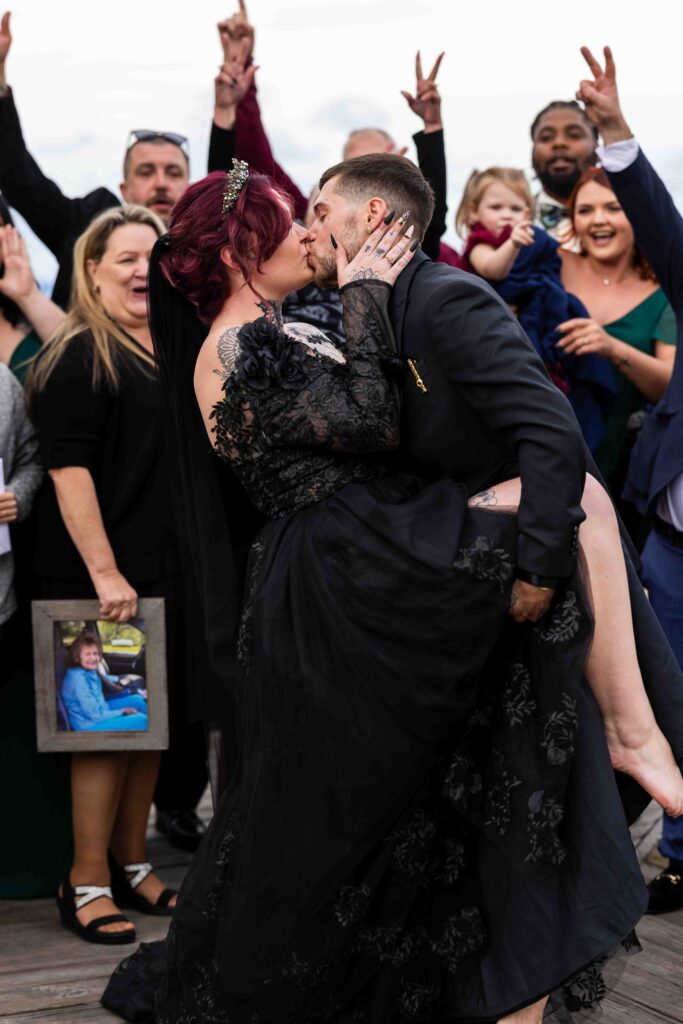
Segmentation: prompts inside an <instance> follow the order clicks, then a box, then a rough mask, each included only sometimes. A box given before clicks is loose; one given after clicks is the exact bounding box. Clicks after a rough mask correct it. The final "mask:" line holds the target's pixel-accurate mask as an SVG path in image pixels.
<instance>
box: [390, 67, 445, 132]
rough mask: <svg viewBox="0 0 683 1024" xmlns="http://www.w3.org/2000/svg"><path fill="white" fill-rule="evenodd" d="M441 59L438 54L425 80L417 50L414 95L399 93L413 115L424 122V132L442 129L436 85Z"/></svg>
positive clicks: (439, 100) (439, 98)
mask: <svg viewBox="0 0 683 1024" xmlns="http://www.w3.org/2000/svg"><path fill="white" fill-rule="evenodd" d="M443 57H444V55H443V53H440V54H439V56H438V57H437V58H436V60H435V61H434V67H433V68H432V70H431V71H430V72H429V74H428V75H427V77H426V78H425V76H424V73H423V71H422V58H421V56H420V51H419V50H418V51H417V55H416V57H415V95H414V96H413V95H412V94H411V93H409V92H403V91H402V92H401V96H403V97H404V98H405V100H406V102H407V104H408V106H409V107H410V109H411V110H412V111H413V113H415V114H417V116H418V117H421V118H422V120H423V121H424V125H425V131H426V132H435V131H438V130H439V129H440V128H441V127H442V122H441V97H440V96H439V88H438V86H437V84H436V76H437V74H438V72H439V68H440V67H441V61H442V60H443Z"/></svg>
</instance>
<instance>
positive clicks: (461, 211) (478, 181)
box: [455, 167, 534, 238]
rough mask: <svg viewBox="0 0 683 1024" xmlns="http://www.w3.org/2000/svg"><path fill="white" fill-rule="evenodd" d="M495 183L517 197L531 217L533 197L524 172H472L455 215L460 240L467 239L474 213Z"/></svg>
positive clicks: (489, 169)
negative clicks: (503, 186) (505, 187)
mask: <svg viewBox="0 0 683 1024" xmlns="http://www.w3.org/2000/svg"><path fill="white" fill-rule="evenodd" d="M496 181H499V182H500V183H501V184H502V185H505V186H507V188H509V189H511V190H512V191H513V192H514V193H515V194H516V195H518V196H519V198H520V199H521V200H523V202H524V205H525V206H528V207H529V209H530V210H531V212H532V215H533V209H534V197H533V196H532V194H531V188H530V186H529V182H528V181H527V179H526V174H525V173H524V171H518V170H517V168H515V167H487V169H486V170H485V171H472V173H471V174H470V176H469V178H468V179H467V184H466V185H465V191H464V192H463V195H462V199H461V200H460V206H459V207H458V212H457V213H456V215H455V230H456V231H457V232H458V234H459V235H460V237H461V238H467V233H468V229H469V228H470V227H471V226H472V216H473V214H474V211H475V210H476V209H477V207H478V206H479V203H480V202H481V201H482V199H483V198H484V193H485V192H486V189H487V188H488V187H489V185H493V183H494V182H496Z"/></svg>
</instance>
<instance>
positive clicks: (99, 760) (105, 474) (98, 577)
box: [29, 206, 182, 944]
mask: <svg viewBox="0 0 683 1024" xmlns="http://www.w3.org/2000/svg"><path fill="white" fill-rule="evenodd" d="M162 232H163V225H162V223H161V221H160V220H159V219H158V218H157V217H156V216H155V214H153V213H151V212H150V211H149V210H146V209H143V208H142V207H139V206H129V207H122V208H118V209H112V210H107V211H105V212H104V213H103V214H101V215H100V216H99V217H97V218H96V219H95V220H94V221H93V222H92V224H91V225H90V227H89V228H88V229H87V230H86V231H85V232H84V233H83V235H81V237H80V238H79V240H78V241H77V243H76V246H75V249H74V292H73V297H72V305H71V308H70V312H69V314H68V316H67V318H66V320H65V321H64V322H63V324H62V325H61V326H60V327H59V329H58V330H57V331H56V332H55V334H54V335H53V337H52V338H51V340H50V341H49V342H48V344H47V345H45V346H44V347H43V348H42V349H41V351H40V353H39V354H38V356H37V357H36V359H35V362H34V365H33V368H32V371H31V378H30V384H29V389H30V402H31V409H32V413H33V418H34V421H35V424H36V428H37V431H38V436H39V439H40V443H41V449H42V455H43V460H44V463H45V469H46V470H47V472H48V474H49V476H50V478H51V485H50V484H48V486H47V487H45V488H44V490H43V492H42V494H41V497H40V502H39V505H38V517H37V518H38V521H37V540H36V556H35V558H36V568H37V571H38V574H39V576H40V579H41V593H42V596H43V597H44V598H48V599H60V598H61V599H64V598H72V599H79V598H95V597H96V598H98V599H99V601H100V615H99V617H100V618H102V619H107V620H109V621H113V622H127V621H128V620H130V619H131V618H134V617H135V615H136V612H137V602H138V596H140V597H163V598H165V601H166V611H167V634H168V635H169V637H171V638H172V639H171V641H170V642H171V643H172V644H173V643H175V642H176V641H175V639H174V638H175V636H176V635H177V634H178V633H180V632H181V630H180V629H179V628H178V624H177V623H176V622H175V621H173V620H171V622H170V625H169V620H168V615H169V614H171V615H174V614H176V613H175V612H173V611H171V612H169V609H173V608H177V607H178V605H179V598H178V597H177V594H178V589H179V588H178V587H177V586H176V583H175V581H176V580H177V579H178V573H179V566H178V561H177V554H176V550H177V544H176V540H175V534H174V531H173V528H172V525H171V520H170V511H169V510H170V506H171V494H170V482H169V473H168V469H167V466H166V462H165V458H164V453H163V445H162V439H161V432H160V424H159V421H160V417H161V412H160V395H159V390H158V383H157V376H156V368H155V363H154V357H153V352H152V341H151V337H150V333H149V327H148V322H147V266H148V260H149V254H150V252H151V250H152V247H153V245H154V243H155V242H156V240H157V238H158V237H159V235H160V234H161V233H162ZM73 657H74V658H78V665H74V668H73V669H72V670H71V672H70V673H67V677H66V679H65V681H64V690H63V694H64V699H65V704H66V706H67V711H68V713H69V716H70V717H71V716H72V715H73V717H74V719H75V720H74V721H73V723H72V724H73V726H74V728H76V729H79V728H80V729H92V728H94V729H98V730H102V731H109V730H112V729H121V728H125V729H130V728H137V729H144V728H145V723H146V715H144V714H143V711H142V704H143V699H142V698H141V697H137V698H136V701H138V702H140V705H139V706H138V707H135V706H129V707H127V708H116V707H114V706H113V704H112V703H111V702H110V703H109V704H107V702H106V700H105V699H104V696H103V694H102V682H101V677H100V676H99V675H98V674H97V670H96V669H97V664H98V662H99V660H100V657H101V648H100V646H99V644H97V641H95V643H91V644H90V645H89V646H88V645H85V646H83V645H82V644H81V645H79V647H77V648H76V650H75V651H73ZM171 660H178V661H181V660H182V659H181V658H178V657H177V656H176V653H175V651H174V652H173V654H172V655H169V661H171ZM126 699H127V700H131V699H132V698H126ZM131 712H133V713H132V714H131ZM107 716H109V717H107ZM159 758H160V755H159V753H158V752H157V751H145V750H142V751H140V750H135V751H126V752H118V751H116V752H109V751H107V752H104V751H99V752H92V753H89V752H88V753H86V752H82V753H81V752H79V753H75V754H73V755H72V757H71V794H72V807H73V813H72V821H73V838H74V860H73V864H72V867H71V871H70V873H69V874H68V876H67V877H66V878H65V879H64V881H63V884H62V886H61V888H60V891H59V895H58V900H57V902H58V907H59V911H60V915H61V919H62V923H63V924H64V926H65V927H67V928H69V929H70V930H72V931H73V932H75V933H76V934H77V935H78V936H79V937H80V938H82V939H85V940H87V941H89V942H97V943H105V944H112V943H123V942H132V941H134V940H135V929H134V927H133V925H132V923H131V922H130V921H128V920H127V918H125V917H124V916H123V915H122V914H121V913H120V912H119V907H122V906H123V907H135V908H136V909H138V910H141V911H143V912H145V913H151V914H170V913H172V906H173V904H174V901H175V894H174V893H173V892H172V891H171V890H169V889H165V888H164V885H163V883H162V882H161V880H160V879H159V878H158V877H157V876H156V874H155V873H154V871H153V869H152V866H151V865H150V864H147V863H146V851H145V845H146V839H145V837H146V827H147V819H148V816H149V810H150V805H151V802H152V797H153V794H154V790H155V786H156V782H157V777H158V774H159Z"/></svg>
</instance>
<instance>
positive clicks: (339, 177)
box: [307, 154, 683, 1024]
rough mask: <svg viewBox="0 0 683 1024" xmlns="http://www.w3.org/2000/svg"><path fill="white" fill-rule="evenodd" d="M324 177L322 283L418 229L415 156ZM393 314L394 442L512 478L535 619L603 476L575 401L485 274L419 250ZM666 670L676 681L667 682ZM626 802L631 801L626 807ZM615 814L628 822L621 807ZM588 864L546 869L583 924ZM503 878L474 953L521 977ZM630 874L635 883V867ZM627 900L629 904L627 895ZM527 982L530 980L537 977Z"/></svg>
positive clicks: (612, 903) (429, 466)
mask: <svg viewBox="0 0 683 1024" xmlns="http://www.w3.org/2000/svg"><path fill="white" fill-rule="evenodd" d="M320 186H321V192H320V195H319V197H318V202H317V204H316V206H315V214H316V219H315V221H314V223H313V224H312V225H311V227H310V229H309V233H308V238H307V248H308V252H309V262H310V264H311V266H312V267H313V268H314V270H315V273H316V281H317V283H318V284H319V285H329V284H333V283H335V282H336V274H337V259H336V254H335V246H336V249H337V253H338V252H339V251H340V250H341V251H342V252H343V251H344V250H345V251H346V254H347V255H348V257H349V258H352V257H353V256H355V255H356V253H358V252H359V250H360V249H361V248H362V246H363V245H364V244H365V239H367V237H368V235H369V234H370V233H372V232H373V231H374V230H375V229H376V228H377V227H378V226H379V225H380V224H381V223H382V221H383V220H384V221H385V222H386V223H390V222H391V220H392V216H391V215H392V214H396V215H400V214H402V213H403V212H404V211H406V210H409V211H410V219H411V222H412V223H413V224H414V227H415V236H416V237H421V235H422V233H423V232H424V229H425V227H426V225H427V224H428V223H429V220H430V217H431V209H432V202H433V200H432V196H431V190H430V188H429V185H428V184H427V183H426V182H425V180H424V178H423V177H422V175H421V174H420V172H419V170H418V169H417V168H416V167H414V166H413V165H412V164H411V163H410V162H409V161H407V160H404V159H402V158H400V157H397V156H391V155H385V154H375V155H372V156H366V157H358V158H356V159H354V160H348V161H345V162H344V163H341V164H337V165H336V166H335V167H332V168H330V169H329V170H328V171H326V172H325V174H324V175H323V177H322V178H321V181H320ZM340 243H341V245H340ZM342 247H343V248H342ZM377 251H378V255H380V257H381V256H382V255H383V254H382V253H381V251H380V249H378V250H377ZM365 273H366V275H367V272H365ZM391 316H392V321H393V326H394V331H395V335H396V340H397V344H398V349H399V355H401V356H402V357H403V361H404V371H403V377H402V383H403V412H402V416H403V421H402V438H403V440H402V455H403V456H405V457H407V458H408V459H409V460H410V461H411V462H412V463H413V465H414V466H415V468H416V469H418V470H419V472H420V473H421V474H422V475H423V476H425V475H426V476H428V477H433V478H438V477H443V476H448V477H451V478H452V479H455V480H457V481H459V482H461V483H463V484H464V485H465V486H466V488H467V490H468V492H469V494H470V495H477V500H476V503H477V504H491V503H493V502H494V501H495V496H493V495H491V492H490V488H492V486H493V485H494V484H495V483H497V482H501V481H504V480H508V479H511V478H513V477H517V476H519V477H520V478H521V481H522V494H521V500H520V504H519V510H518V513H517V529H518V539H517V557H516V579H515V583H514V586H513V591H512V593H513V598H512V603H511V608H510V614H511V615H512V617H513V618H514V619H515V620H516V621H518V622H525V621H527V622H529V621H530V622H536V621H538V619H540V618H541V616H542V615H544V614H545V612H547V611H548V609H549V607H550V605H551V603H552V599H553V596H554V592H555V589H556V587H557V586H558V585H559V584H560V583H561V581H562V580H564V579H567V578H568V577H570V576H571V575H572V573H573V571H574V568H575V564H576V558H577V553H578V531H579V525H580V523H581V522H582V521H583V519H584V518H585V517H584V513H583V511H582V509H581V500H582V495H583V490H584V484H585V476H586V469H587V468H588V469H589V470H590V472H591V474H595V475H596V476H598V478H599V474H598V473H597V471H596V470H595V467H594V465H593V463H592V460H591V459H590V456H589V455H588V452H587V449H586V447H585V445H584V442H583V439H582V436H581V433H580V430H579V427H578V424H577V422H576V419H575V417H574V414H573V412H572V410H571V407H570V405H569V403H568V401H567V399H566V398H565V397H564V395H562V394H561V393H560V391H559V390H558V389H557V388H556V387H555V386H554V385H553V384H552V383H551V381H550V379H549V377H548V375H547V373H546V371H545V368H544V367H543V364H542V363H541V361H540V359H539V357H538V356H537V354H536V352H535V350H534V349H533V347H532V345H531V343H530V341H529V340H528V338H527V337H526V336H525V334H524V332H523V331H522V329H521V328H520V326H519V324H518V323H517V321H516V320H515V318H514V317H513V316H512V314H511V313H510V311H509V310H508V308H507V307H506V306H505V305H504V304H503V302H502V301H501V300H500V299H499V298H498V297H497V296H496V295H495V293H494V292H493V291H492V289H491V288H490V287H489V286H488V285H487V284H486V283H485V282H484V281H483V280H481V279H479V278H477V277H474V276H472V275H470V274H466V273H464V272H462V271H458V270H454V269H452V268H450V267H446V266H444V265H443V264H435V263H432V262H431V260H429V259H428V258H427V257H426V256H424V254H422V253H420V252H417V253H416V254H415V257H414V259H413V260H412V262H411V263H410V264H409V266H408V267H407V269H406V270H404V271H403V273H402V274H401V275H400V276H399V278H398V280H397V282H396V285H395V286H394V289H393V294H392V299H391ZM626 562H627V568H628V570H629V575H630V581H629V582H630V583H631V605H632V612H633V618H634V630H635V632H636V635H637V636H638V634H639V633H641V634H642V636H643V637H644V638H646V639H644V640H643V642H642V643H641V644H640V645H639V650H638V655H639V658H642V659H644V662H646V663H647V667H648V669H649V670H650V671H648V672H647V673H644V674H645V675H646V678H649V679H654V680H657V672H656V671H653V670H652V665H653V664H654V665H657V666H659V665H660V664H661V666H662V672H661V679H662V684H658V683H657V682H656V681H655V683H654V684H653V686H652V688H651V689H652V690H654V691H655V692H649V693H648V695H649V697H650V700H651V702H652V704H653V705H654V707H655V712H656V717H657V719H658V721H659V722H660V723H661V724H662V727H663V729H664V731H665V732H666V733H667V738H668V739H669V742H670V743H671V745H672V747H673V749H674V752H676V753H677V754H678V755H679V756H681V752H683V735H680V725H679V724H677V723H680V722H681V721H683V713H681V714H679V713H674V714H671V713H668V714H667V709H668V710H669V712H670V710H671V706H672V702H673V704H675V705H676V710H678V709H680V708H682V707H683V677H681V675H680V672H678V669H677V666H676V665H675V664H672V661H673V657H672V656H671V653H670V650H669V648H668V645H666V642H665V641H664V639H663V637H662V638H661V642H659V640H658V636H659V634H657V632H656V629H655V630H654V632H653V628H652V621H651V619H652V615H651V612H650V611H649V609H648V608H647V602H646V601H645V598H644V595H643V591H642V587H640V585H639V584H638V580H637V578H636V576H635V573H634V571H633V566H632V565H631V564H630V559H629V558H628V557H627V559H626ZM593 585H594V586H609V581H608V580H599V579H598V580H594V581H593ZM648 616H649V618H648ZM641 624H642V629H641ZM667 652H668V653H667ZM676 679H678V683H679V685H676V686H672V684H671V681H672V680H674V681H675V680H676ZM672 691H675V693H674V692H672ZM579 702H580V708H581V710H580V716H581V728H580V730H579V738H578V743H579V746H580V748H581V756H580V757H579V758H578V759H577V765H576V771H577V772H578V773H581V774H582V781H581V784H580V785H578V786H577V792H581V793H583V794H586V793H590V792H591V785H590V777H591V770H592V769H591V765H592V758H593V756H594V755H595V753H596V751H598V752H599V750H600V748H601V745H602V744H604V727H603V723H602V719H601V718H600V716H599V715H597V714H596V707H595V703H594V701H593V700H592V698H590V696H587V695H586V693H581V694H579ZM671 723H673V724H671ZM577 778H578V776H577ZM620 782H621V783H625V788H624V786H623V785H622V799H624V796H626V799H625V800H624V803H625V804H627V805H628V804H632V805H634V806H638V807H639V810H642V809H643V807H644V806H645V804H646V803H647V802H648V799H647V798H646V799H645V800H644V802H641V797H642V795H643V794H642V793H641V791H639V789H638V787H637V786H635V784H633V785H634V787H635V789H636V790H638V792H637V793H635V794H632V793H631V792H630V780H627V779H625V777H624V776H621V779H620ZM615 795H616V793H615ZM626 809H627V813H628V811H629V810H631V809H632V808H631V807H628V806H627V808H626ZM574 810H575V816H574V817H573V818H572V822H573V825H572V827H576V828H578V829H579V830H580V829H581V828H583V827H585V824H586V822H589V821H590V818H591V814H593V813H595V812H596V809H595V807H592V806H591V805H590V799H588V800H587V802H586V806H582V807H580V808H575V809H574ZM582 822H583V823H584V824H583V825H582V824H581V823H582ZM614 827H625V826H624V824H623V821H622V823H621V824H619V825H617V824H615V826H614ZM585 848H586V847H584V849H585ZM588 848H589V846H588ZM588 859H590V858H588ZM502 860H503V861H504V858H503V859H502ZM501 864H502V862H501V860H500V858H497V856H493V858H492V859H488V860H487V859H486V856H484V857H483V859H482V860H481V861H480V865H479V875H478V882H479V885H480V886H481V891H482V897H483V905H484V906H485V907H487V906H489V903H488V902H487V900H488V899H489V894H490V893H495V891H496V890H495V885H496V878H498V876H499V873H500V871H501V870H502V869H501ZM636 871H637V868H636ZM591 875H592V868H591V865H590V864H582V863H580V862H579V861H577V862H576V863H570V864H568V866H566V867H565V869H564V873H562V874H561V875H560V876H558V877H557V878H550V876H549V877H548V879H546V881H547V883H548V885H549V887H550V888H551V889H552V888H553V886H555V887H557V890H558V893H559V895H558V897H557V898H558V900H559V901H560V902H559V903H558V906H561V905H563V904H562V900H565V899H566V898H567V893H571V897H570V900H571V904H572V906H573V907H574V908H575V910H576V912H577V913H578V914H581V915H582V916H583V918H584V919H585V922H586V928H587V929H588V932H587V935H589V934H590V935H591V936H592V935H593V932H594V930H595V928H596V927H598V926H599V922H600V921H601V920H602V917H601V914H603V912H604V919H605V920H610V919H611V914H612V913H613V912H614V908H615V907H616V906H617V904H619V905H620V906H621V902H620V901H621V895H622V894H620V893H607V892H605V893H602V892H596V891H595V890H594V888H593V883H592V881H591ZM506 878H507V876H506ZM507 881H508V883H509V895H510V898H511V899H513V900H515V901H516V902H515V906H517V907H518V908H519V914H518V915H517V916H515V917H514V921H513V923H512V924H508V926H507V927H508V928H509V931H508V932H507V933H506V934H503V933H502V932H501V931H500V929H499V927H498V919H497V917H496V914H495V907H496V900H495V898H492V899H491V900H490V906H491V907H492V908H493V912H492V913H491V914H489V915H488V924H489V929H490V939H489V944H490V948H489V950H488V952H487V954H486V957H485V958H484V959H483V960H482V972H483V973H484V974H486V973H490V976H491V978H495V977H496V972H497V971H498V969H499V962H500V961H499V959H498V954H499V951H500V950H501V949H505V950H508V949H510V948H516V949H519V950H521V951H522V953H521V955H520V968H521V969H522V970H521V971H520V974H524V976H525V978H526V972H531V973H532V974H533V971H534V969H535V965H536V962H537V961H538V960H539V957H538V956H536V955H535V954H533V953H532V952H531V951H530V952H529V959H528V960H525V957H524V950H525V949H526V946H525V942H528V937H529V934H530V933H532V932H533V929H534V928H535V927H536V926H537V925H538V921H537V920H536V919H535V918H534V911H533V907H534V899H535V894H534V885H533V881H532V882H531V883H530V882H529V878H528V877H527V875H525V873H524V872H516V873H514V872H513V873H511V874H510V876H509V878H507ZM634 885H635V887H636V888H637V887H638V883H637V882H635V881H634ZM563 886H564V887H565V888H563ZM629 899H630V900H631V901H632V902H633V905H634V906H635V905H636V904H638V906H639V905H640V903H639V901H640V900H641V896H640V895H638V896H637V898H636V897H633V896H632V894H629V898H628V899H627V901H626V902H627V903H628V902H629ZM601 900H602V901H603V902H604V906H602V907H601V905H600V904H601ZM629 910H630V912H634V910H633V907H631V905H630V904H629ZM635 910H636V911H637V910H638V907H637V906H635ZM627 916H628V915H627ZM534 922H535V923H534ZM541 928H542V930H543V943H544V945H543V955H544V956H545V957H546V958H547V960H548V963H550V964H552V963H554V959H553V958H554V951H555V950H557V949H558V948H559V946H561V943H562V941H563V940H562V935H561V930H558V929H557V928H556V927H554V922H553V921H552V920H550V919H548V920H544V921H543V922H542V925H541ZM558 944H559V946H558ZM546 975H547V972H546ZM525 985H526V982H525V983H524V985H521V987H520V993H521V992H522V990H523V989H524V987H525ZM529 988H530V989H531V990H532V991H533V990H534V989H533V985H529ZM536 991H538V989H536ZM545 1002H546V999H545V998H542V999H540V1000H539V1001H538V1002H536V1003H534V1004H533V1005H530V1006H526V1007H525V1008H524V1009H522V1010H520V1011H518V1012H516V1013H513V1014H510V1015H508V1016H507V1017H505V1018H504V1024H539V1022H540V1020H541V1017H542V1014H543V1008H544V1005H545ZM475 1009H476V1008H475Z"/></svg>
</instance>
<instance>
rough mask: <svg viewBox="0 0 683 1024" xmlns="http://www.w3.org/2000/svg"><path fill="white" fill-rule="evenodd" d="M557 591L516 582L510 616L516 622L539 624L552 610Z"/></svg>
mask: <svg viewBox="0 0 683 1024" xmlns="http://www.w3.org/2000/svg"><path fill="white" fill-rule="evenodd" d="M554 596H555V591H554V590H553V589H551V588H550V587H535V586H533V584H531V583H525V581H524V580H515V582H514V584H513V586H512V594H511V595H510V615H511V616H512V618H513V619H514V620H515V622H538V620H539V619H540V618H542V617H543V616H544V615H545V613H546V612H547V611H548V609H549V608H550V605H551V604H552V602H553V598H554Z"/></svg>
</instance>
